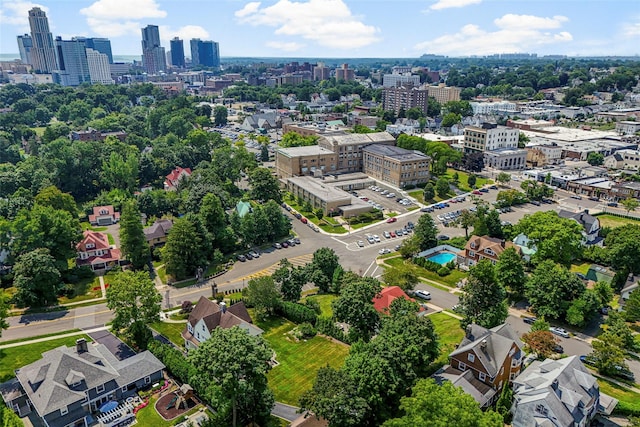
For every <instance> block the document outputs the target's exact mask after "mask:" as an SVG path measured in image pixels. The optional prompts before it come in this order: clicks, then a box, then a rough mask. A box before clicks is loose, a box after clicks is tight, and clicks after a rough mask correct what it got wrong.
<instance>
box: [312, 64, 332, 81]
mask: <svg viewBox="0 0 640 427" xmlns="http://www.w3.org/2000/svg"><path fill="white" fill-rule="evenodd" d="M330 77H331V68H329V67H327V66H326V65H324V62H318V64H317V65H316V66H315V67H313V80H329V78H330Z"/></svg>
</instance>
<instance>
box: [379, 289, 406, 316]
mask: <svg viewBox="0 0 640 427" xmlns="http://www.w3.org/2000/svg"><path fill="white" fill-rule="evenodd" d="M396 298H404V299H406V300H409V301H415V300H414V299H413V298H410V297H409V296H408V295H407V294H406V293H405V292H404V291H403V290H402V289H401V288H400V287H398V286H389V287H386V288H383V289H382V291H381V292H380V293H379V294H378V295H376V296H375V297H374V298H373V306H374V307H375V308H376V310H377V311H378V312H379V313H384V314H387V313H389V310H390V309H391V303H392V302H393V300H395V299H396Z"/></svg>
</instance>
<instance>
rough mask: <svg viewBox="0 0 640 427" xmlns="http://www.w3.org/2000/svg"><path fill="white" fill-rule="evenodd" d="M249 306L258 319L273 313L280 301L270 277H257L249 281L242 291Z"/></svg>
mask: <svg viewBox="0 0 640 427" xmlns="http://www.w3.org/2000/svg"><path fill="white" fill-rule="evenodd" d="M242 295H243V297H245V298H246V299H247V303H248V304H249V306H253V307H254V308H255V310H256V314H257V315H258V317H259V318H261V319H264V318H266V317H268V316H270V315H271V314H273V313H274V311H275V309H276V307H277V306H278V304H279V303H280V301H281V296H280V293H279V292H278V289H277V288H276V284H275V282H274V279H273V277H272V276H263V277H257V278H255V279H251V280H249V283H248V286H247V287H246V288H244V289H243V290H242Z"/></svg>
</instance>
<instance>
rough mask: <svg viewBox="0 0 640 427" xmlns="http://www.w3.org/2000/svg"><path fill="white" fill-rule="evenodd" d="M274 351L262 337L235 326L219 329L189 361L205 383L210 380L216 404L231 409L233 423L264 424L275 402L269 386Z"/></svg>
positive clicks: (215, 330) (230, 420) (192, 354)
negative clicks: (268, 377)
mask: <svg viewBox="0 0 640 427" xmlns="http://www.w3.org/2000/svg"><path fill="white" fill-rule="evenodd" d="M272 357H273V350H272V349H271V348H270V347H269V344H268V343H267V342H266V341H265V340H264V339H263V338H262V337H259V336H251V335H249V334H248V333H247V332H246V331H245V330H243V329H240V328H239V327H237V326H234V327H233V328H230V329H223V328H215V329H214V330H213V332H212V333H211V338H209V339H208V340H206V341H205V342H203V343H201V344H200V346H199V347H198V349H197V350H195V351H193V352H190V353H189V356H188V359H189V361H190V362H191V363H193V364H194V366H195V367H196V369H197V371H198V372H199V373H200V376H201V378H202V379H203V380H205V381H206V380H210V381H211V385H210V387H209V388H208V389H207V391H208V394H210V395H211V398H212V403H213V404H214V406H216V407H217V408H221V410H225V409H227V410H228V413H227V415H228V416H227V418H228V420H229V423H228V424H227V425H229V424H230V425H232V426H233V427H236V426H237V425H248V424H250V423H255V424H256V425H264V421H266V420H267V419H268V418H269V414H270V412H271V407H272V406H273V403H274V398H273V393H271V391H270V390H269V388H268V387H267V373H268V372H269V370H270V369H271V364H270V363H269V362H270V361H271V358H272Z"/></svg>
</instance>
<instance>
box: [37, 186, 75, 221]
mask: <svg viewBox="0 0 640 427" xmlns="http://www.w3.org/2000/svg"><path fill="white" fill-rule="evenodd" d="M33 201H34V202H35V203H36V204H38V205H41V206H49V207H52V208H53V209H57V210H61V211H67V212H69V214H70V215H71V216H72V217H73V218H75V217H77V216H78V207H77V206H76V201H75V200H74V199H73V196H72V195H71V194H69V193H63V192H62V191H60V190H58V188H57V187H56V186H54V185H51V186H49V187H46V188H43V189H42V190H40V192H39V193H38V194H37V195H36V197H35V198H34V199H33Z"/></svg>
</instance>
